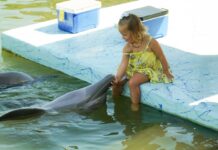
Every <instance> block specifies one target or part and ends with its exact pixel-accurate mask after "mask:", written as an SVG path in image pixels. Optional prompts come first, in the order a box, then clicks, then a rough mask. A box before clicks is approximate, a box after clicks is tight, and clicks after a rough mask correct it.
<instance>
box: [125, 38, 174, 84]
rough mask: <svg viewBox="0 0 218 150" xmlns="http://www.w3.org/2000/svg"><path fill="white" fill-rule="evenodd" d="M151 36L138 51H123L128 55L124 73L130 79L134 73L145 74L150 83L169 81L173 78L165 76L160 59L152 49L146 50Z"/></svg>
mask: <svg viewBox="0 0 218 150" xmlns="http://www.w3.org/2000/svg"><path fill="white" fill-rule="evenodd" d="M151 40H152V38H150V40H149V42H148V44H147V46H146V48H145V49H144V50H142V51H139V52H130V53H125V54H128V56H129V64H128V67H127V71H126V75H127V78H128V79H130V78H131V77H132V76H133V75H134V73H141V74H144V75H147V76H148V78H149V79H150V82H151V83H160V82H163V83H170V82H172V81H173V80H170V79H168V78H167V76H166V75H165V74H164V73H163V68H162V64H161V62H160V60H159V59H158V58H157V57H156V55H155V54H154V52H153V51H150V50H148V46H149V43H150V41H151Z"/></svg>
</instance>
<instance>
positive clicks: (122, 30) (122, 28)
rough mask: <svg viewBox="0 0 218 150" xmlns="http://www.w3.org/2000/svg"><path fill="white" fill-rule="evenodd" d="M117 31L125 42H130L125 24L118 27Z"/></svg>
mask: <svg viewBox="0 0 218 150" xmlns="http://www.w3.org/2000/svg"><path fill="white" fill-rule="evenodd" d="M119 31H120V34H121V35H122V37H123V39H124V40H125V41H126V42H129V43H131V42H132V40H131V36H130V31H128V29H127V25H126V24H124V25H119Z"/></svg>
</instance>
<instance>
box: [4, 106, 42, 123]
mask: <svg viewBox="0 0 218 150" xmlns="http://www.w3.org/2000/svg"><path fill="white" fill-rule="evenodd" d="M45 112H46V111H45V110H44V109H42V108H31V107H28V108H20V109H14V110H12V111H9V112H7V113H5V114H3V115H2V116H0V121H9V120H20V119H28V118H32V117H36V116H40V115H42V114H44V113H45Z"/></svg>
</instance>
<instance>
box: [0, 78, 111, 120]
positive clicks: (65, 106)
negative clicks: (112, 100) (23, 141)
mask: <svg viewBox="0 0 218 150" xmlns="http://www.w3.org/2000/svg"><path fill="white" fill-rule="evenodd" d="M113 80H114V76H113V75H111V74H109V75H107V76H105V77H104V78H103V79H102V80H100V81H98V82H97V83H95V84H92V85H89V86H87V87H84V88H81V89H78V90H75V91H71V92H68V93H66V94H64V95H62V96H60V97H58V98H56V99H55V100H53V101H51V102H48V103H47V104H45V105H42V106H41V107H26V108H19V109H14V110H11V111H9V112H6V113H5V114H3V115H2V116H0V121H7V120H18V119H25V118H30V117H33V116H41V115H42V114H45V113H49V112H54V111H55V112H63V111H75V112H89V111H91V110H93V109H95V108H97V107H99V106H102V105H103V104H104V103H105V102H106V95H107V90H108V89H109V87H110V86H111V82H112V81H113Z"/></svg>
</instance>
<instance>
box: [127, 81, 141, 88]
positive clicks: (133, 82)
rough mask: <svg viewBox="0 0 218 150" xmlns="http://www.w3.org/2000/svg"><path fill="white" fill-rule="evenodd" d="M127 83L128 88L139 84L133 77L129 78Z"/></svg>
mask: <svg viewBox="0 0 218 150" xmlns="http://www.w3.org/2000/svg"><path fill="white" fill-rule="evenodd" d="M128 85H129V87H130V88H134V87H137V86H139V85H138V84H137V82H136V81H135V80H134V79H130V80H129V83H128Z"/></svg>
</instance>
